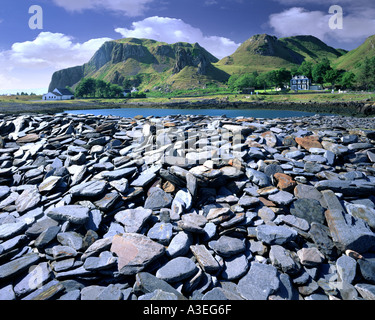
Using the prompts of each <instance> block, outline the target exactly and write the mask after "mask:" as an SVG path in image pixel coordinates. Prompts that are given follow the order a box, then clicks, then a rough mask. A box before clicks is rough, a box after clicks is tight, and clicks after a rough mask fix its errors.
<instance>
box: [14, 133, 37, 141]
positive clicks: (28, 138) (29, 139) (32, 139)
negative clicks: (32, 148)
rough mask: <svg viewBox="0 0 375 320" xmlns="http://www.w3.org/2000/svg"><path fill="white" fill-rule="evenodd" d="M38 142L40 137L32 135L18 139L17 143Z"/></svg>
mask: <svg viewBox="0 0 375 320" xmlns="http://www.w3.org/2000/svg"><path fill="white" fill-rule="evenodd" d="M38 140H39V135H37V134H35V133H30V134H27V135H26V136H24V137H22V138H19V139H17V143H29V142H35V141H38Z"/></svg>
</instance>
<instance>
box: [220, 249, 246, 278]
mask: <svg viewBox="0 0 375 320" xmlns="http://www.w3.org/2000/svg"><path fill="white" fill-rule="evenodd" d="M248 270H249V261H248V259H247V257H246V256H245V255H244V254H241V255H238V256H234V257H231V258H227V259H225V261H224V266H223V271H222V272H221V277H222V278H223V279H224V280H228V281H234V280H237V279H239V278H241V277H242V276H244V275H245V274H246V272H247V271H248Z"/></svg>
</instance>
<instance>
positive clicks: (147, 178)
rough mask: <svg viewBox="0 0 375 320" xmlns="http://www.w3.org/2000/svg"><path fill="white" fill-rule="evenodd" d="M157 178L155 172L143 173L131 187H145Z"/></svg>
mask: <svg viewBox="0 0 375 320" xmlns="http://www.w3.org/2000/svg"><path fill="white" fill-rule="evenodd" d="M155 177H156V174H155V173H153V172H142V173H141V174H140V175H139V176H138V177H137V178H136V179H135V180H133V181H132V182H131V183H130V185H131V186H133V187H145V186H147V185H148V184H150V182H152V181H153V180H154V179H155Z"/></svg>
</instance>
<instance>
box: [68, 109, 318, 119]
mask: <svg viewBox="0 0 375 320" xmlns="http://www.w3.org/2000/svg"><path fill="white" fill-rule="evenodd" d="M65 112H67V113H71V114H93V115H104V116H107V115H112V116H120V117H126V118H133V117H135V116H137V115H142V116H144V117H148V116H154V117H164V116H168V115H178V114H181V115H207V116H222V115H226V116H227V117H229V118H235V117H255V118H289V117H304V116H313V115H315V114H316V113H312V112H302V111H288V110H260V109H259V110H258V109H252V110H237V109H225V110H223V109H218V110H217V109H157V108H123V109H92V110H91V109H89V110H69V111H65ZM322 115H324V114H322Z"/></svg>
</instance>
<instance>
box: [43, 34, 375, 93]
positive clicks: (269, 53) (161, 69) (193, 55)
mask: <svg viewBox="0 0 375 320" xmlns="http://www.w3.org/2000/svg"><path fill="white" fill-rule="evenodd" d="M366 56H367V57H372V56H375V36H372V37H369V38H368V39H367V40H366V41H365V43H364V44H362V45H361V46H360V47H358V48H357V49H354V50H352V51H350V52H347V51H345V50H343V49H335V48H333V47H330V46H328V45H327V44H325V43H324V42H323V41H321V40H320V39H318V38H316V37H314V36H309V35H303V36H293V37H284V38H280V39H278V38H277V37H275V36H272V35H268V34H257V35H254V36H252V37H250V38H249V39H248V40H246V41H245V42H243V43H242V44H241V46H240V47H238V49H237V50H236V51H235V52H234V53H233V54H231V55H229V56H227V57H225V58H223V59H221V60H218V59H217V58H216V57H214V56H213V55H212V54H211V53H209V52H208V51H207V50H206V49H204V48H203V47H201V46H200V45H199V44H198V43H194V44H190V43H186V42H178V43H174V44H167V43H165V42H160V41H155V40H151V39H137V38H125V39H119V40H114V41H108V42H105V43H104V44H103V45H102V46H101V47H100V49H99V50H98V51H97V52H96V53H95V54H94V55H93V57H92V58H91V59H90V61H88V62H87V63H86V64H84V65H82V66H76V67H72V68H68V69H63V70H60V71H57V72H55V73H54V74H53V76H52V80H51V83H50V85H49V90H50V91H51V90H53V89H54V88H56V87H66V86H69V87H72V88H73V89H74V88H75V86H76V85H77V84H78V83H79V82H80V81H81V80H82V79H83V78H87V77H93V78H96V79H102V80H105V81H108V82H111V83H114V84H119V85H123V83H124V80H126V79H128V78H129V77H130V78H131V77H135V76H136V77H138V78H139V81H140V83H139V85H138V87H139V88H140V89H141V90H146V89H147V90H162V91H171V90H176V89H193V88H202V87H204V86H205V85H207V84H210V83H215V84H218V85H223V84H225V83H226V81H227V80H228V78H229V77H230V75H232V74H242V73H246V72H254V71H256V72H258V73H263V72H267V71H271V70H275V69H279V68H286V69H292V68H294V67H296V66H297V67H298V66H299V65H300V64H301V63H302V62H303V61H312V62H319V61H321V60H322V59H323V58H327V59H328V60H329V61H331V64H332V65H333V66H335V67H336V68H341V69H345V70H348V71H353V72H356V71H357V70H358V68H359V67H360V66H361V61H362V60H363V59H364V57H366Z"/></svg>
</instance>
